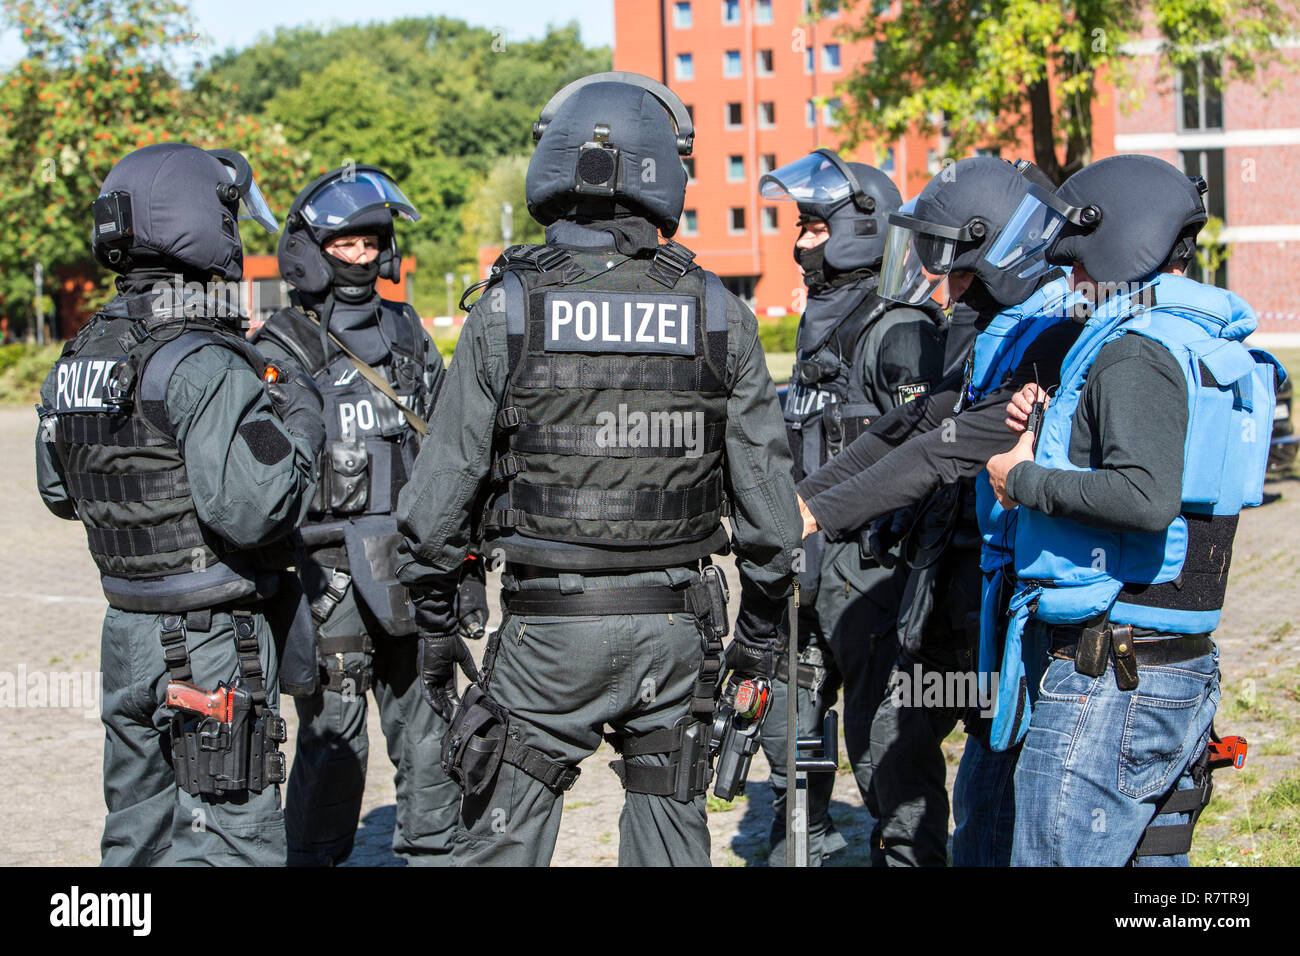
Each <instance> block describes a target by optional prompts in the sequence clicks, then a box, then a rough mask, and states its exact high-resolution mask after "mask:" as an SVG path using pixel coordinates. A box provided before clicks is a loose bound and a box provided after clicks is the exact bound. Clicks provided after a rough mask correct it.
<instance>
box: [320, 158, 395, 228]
mask: <svg viewBox="0 0 1300 956" xmlns="http://www.w3.org/2000/svg"><path fill="white" fill-rule="evenodd" d="M381 208H382V209H389V210H391V211H392V212H393V213H395V214H396V215H399V216H401V217H402V218H403V219H409V220H410V221H411V222H417V221H419V218H420V214H419V213H418V212H417V211H416V209H415V206H414V205H413V204H412V203H411V200H409V199H407V198H406V194H405V193H403V192H402V190H401V189H399V188H398V186H397V183H395V182H393V181H392V180H391V179H389V178H388V177H387V176H385V175H384V174H383V173H381V172H378V171H377V170H371V169H358V170H356V171H355V172H354V173H352V174H351V175H349V174H348V173H347V172H343V173H340V175H339V176H338V178H336V179H331V180H329V181H328V182H325V183H321V184H320V185H319V186H317V187H316V188H315V189H314V190H313V191H312V194H311V195H310V196H308V197H307V199H306V200H305V201H304V202H303V204H302V209H301V212H302V218H303V219H305V220H306V221H307V223H308V225H311V226H314V227H316V228H318V229H330V230H338V229H339V228H346V227H347V225H348V222H349V221H350V220H351V219H353V218H354V217H355V216H357V215H359V214H360V213H364V212H369V211H370V210H372V209H381Z"/></svg>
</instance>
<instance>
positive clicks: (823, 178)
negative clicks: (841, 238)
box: [758, 150, 856, 205]
mask: <svg viewBox="0 0 1300 956" xmlns="http://www.w3.org/2000/svg"><path fill="white" fill-rule="evenodd" d="M855 189H856V184H855V183H854V182H853V180H852V179H850V178H849V176H848V175H846V174H845V172H844V169H843V164H842V163H840V162H839V161H838V157H833V156H831V155H829V154H828V153H823V152H822V151H820V150H818V151H817V152H815V153H809V154H808V155H807V156H805V157H803V158H802V159H796V160H795V161H794V162H793V163H788V164H787V165H785V166H782V167H781V168H780V169H774V170H772V172H770V173H767V174H765V175H764V176H763V178H762V179H760V180H759V181H758V194H759V195H760V196H762V197H763V198H764V199H772V200H794V201H795V202H797V203H799V204H800V205H829V204H833V203H838V202H841V201H843V200H844V199H847V198H848V197H849V196H852V195H853V192H854V190H855Z"/></svg>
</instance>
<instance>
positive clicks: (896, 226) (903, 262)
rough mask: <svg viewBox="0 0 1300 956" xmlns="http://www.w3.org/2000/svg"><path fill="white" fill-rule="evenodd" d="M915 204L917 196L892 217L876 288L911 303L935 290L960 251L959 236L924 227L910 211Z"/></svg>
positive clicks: (921, 300) (886, 294)
mask: <svg viewBox="0 0 1300 956" xmlns="http://www.w3.org/2000/svg"><path fill="white" fill-rule="evenodd" d="M915 207H916V200H912V201H911V202H909V203H906V204H904V206H903V207H902V209H900V210H899V212H897V213H893V214H891V215H890V217H889V232H888V233H887V234H886V235H885V257H884V261H883V262H882V263H881V266H880V285H879V287H878V288H877V290H876V291H877V292H879V293H880V295H881V296H883V297H884V298H886V299H892V300H893V301H895V302H903V303H906V304H908V305H916V304H918V303H921V302H924V301H925V300H926V299H928V298H930V297H931V296H933V295H934V294H935V292H936V291H937V290H938V289H939V287H940V286H941V285H943V283H944V280H945V279H947V277H948V272H949V270H951V269H952V263H953V260H954V259H955V258H956V255H957V240H956V239H953V238H947V237H944V236H938V235H935V234H933V233H931V232H927V231H925V229H924V226H925V223H923V222H921V221H920V220H918V219H915V218H913V217H912V216H910V215H909V213H910V212H912V210H913V209H915Z"/></svg>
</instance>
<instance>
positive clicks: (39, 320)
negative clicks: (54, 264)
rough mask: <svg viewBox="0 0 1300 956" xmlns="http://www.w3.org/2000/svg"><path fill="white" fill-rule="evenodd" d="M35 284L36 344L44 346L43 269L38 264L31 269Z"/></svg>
mask: <svg viewBox="0 0 1300 956" xmlns="http://www.w3.org/2000/svg"><path fill="white" fill-rule="evenodd" d="M32 281H33V282H34V283H35V284H36V344H37V345H44V344H45V267H44V266H42V265H41V264H40V263H39V262H38V263H36V265H35V267H33V269H32Z"/></svg>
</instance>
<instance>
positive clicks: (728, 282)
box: [718, 276, 758, 309]
mask: <svg viewBox="0 0 1300 956" xmlns="http://www.w3.org/2000/svg"><path fill="white" fill-rule="evenodd" d="M718 278H719V279H721V280H722V286H723V288H725V289H726V290H727V291H728V292H730V293H731V294H732V295H734V296H735V297H736V298H738V299H739V300H740V301H741V302H743V303H745V305H747V306H748V307H749V308H751V309H752V308H753V307H754V287H755V286H757V285H758V276H718Z"/></svg>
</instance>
